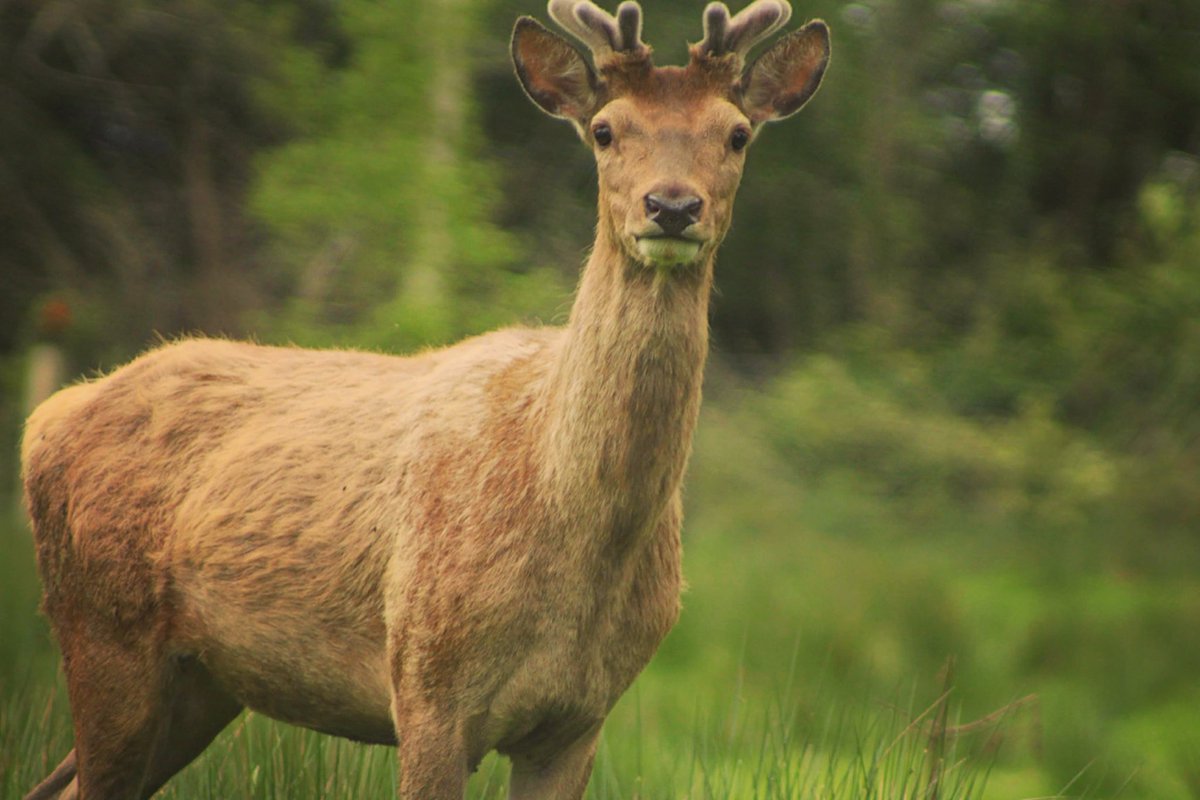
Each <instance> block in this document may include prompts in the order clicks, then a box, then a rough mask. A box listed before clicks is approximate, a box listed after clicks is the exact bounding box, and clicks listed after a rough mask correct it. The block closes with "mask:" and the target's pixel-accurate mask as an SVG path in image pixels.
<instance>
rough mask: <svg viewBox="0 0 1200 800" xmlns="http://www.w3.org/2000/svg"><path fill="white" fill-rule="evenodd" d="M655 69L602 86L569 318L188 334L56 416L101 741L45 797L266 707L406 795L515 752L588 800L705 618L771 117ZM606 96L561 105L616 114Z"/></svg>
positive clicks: (56, 612) (47, 495) (55, 584)
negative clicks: (684, 209) (617, 724)
mask: <svg viewBox="0 0 1200 800" xmlns="http://www.w3.org/2000/svg"><path fill="white" fill-rule="evenodd" d="M519 31H520V26H518V33H519ZM538 36H541V34H538ZM550 36H553V35H552V34H550ZM527 44H528V43H527ZM543 46H550V47H553V48H557V47H558V44H557V43H555V42H553V41H548V40H545V39H544V38H542V39H538V41H537V42H535V43H534V44H533V45H529V46H527V47H525V54H526V55H530V56H537V55H538V53H539V52H540V50H539V49H538V48H541V47H543ZM514 50H516V48H514ZM561 56H562V53H561V52H560V51H558V50H557V49H555V52H554V57H553V58H544V59H541V61H543V62H545V63H547V64H554V65H556V68H561V67H562V63H561ZM575 57H578V55H577V54H576V56H575ZM556 59H557V60H556ZM535 60H536V59H535ZM575 66H578V65H575ZM521 69H522V67H521V65H520V64H518V71H519V72H520V71H521ZM531 69H532V70H533V71H532V72H530V69H526V72H525V73H524V74H522V80H526V77H527V76H532V78H534V79H536V80H537V81H538V85H539V87H548V88H547V89H546V91H547V92H550V93H551V94H553V93H554V92H555V91H559V88H561V87H560V86H559V85H558V84H555V82H554V80H553V79H552V78H553V76H550V78H546V76H544V75H542V74H541V73H537V69H538V68H537V67H536V66H535V67H533V68H531ZM584 69H589V70H590V68H589V67H587V66H586V65H584ZM639 74H640V76H641V77H638V78H633V77H630V75H624V76H623V77H621V79H620V80H617V79H615V77H614V75H612V74H606V77H605V78H604V79H603V80H600V79H597V80H596V82H595V84H594V85H595V86H596V87H599V89H600V91H601V92H602V93H603V95H604V100H603V104H602V105H600V107H598V108H593V109H589V110H587V112H586V118H585V119H583V122H584V123H585V124H586V123H587V122H589V121H591V119H592V118H593V117H596V116H598V115H601V114H602V115H604V117H605V119H606V121H607V124H610V125H611V126H612V129H613V131H614V132H615V133H616V137H617V139H616V141H615V143H614V144H613V145H612V146H611V147H609V148H598V149H597V158H598V161H599V171H600V224H599V226H598V229H597V235H596V242H595V246H594V248H593V250H592V254H591V257H590V258H589V260H588V263H587V265H586V267H585V269H584V272H583V277H582V280H581V283H580V287H579V292H578V295H577V297H576V301H575V305H574V308H573V310H572V313H571V318H570V321H569V323H568V324H567V326H566V327H565V328H562V329H552V328H547V329H510V330H501V331H497V332H494V333H490V334H486V335H484V336H480V337H477V338H474V339H470V340H468V341H465V342H462V343H460V344H458V345H455V346H453V347H449V348H445V349H441V350H434V351H430V352H426V353H423V354H420V355H416V356H411V357H407V358H399V357H392V356H384V355H376V354H369V353H358V352H343V351H311V350H301V349H295V348H275V347H262V346H258V345H252V344H242V343H236V342H229V341H220V340H203V339H195V340H185V341H181V342H177V343H173V344H168V345H165V346H162V347H160V348H158V349H156V350H153V351H151V352H149V353H147V354H145V355H143V356H142V357H140V358H138V359H137V360H136V361H134V362H132V363H131V364H129V365H127V366H125V367H123V368H121V369H119V370H117V371H116V372H114V373H113V374H111V375H109V376H107V377H105V378H101V379H99V380H95V381H92V382H89V383H84V384H81V385H78V386H74V387H72V388H69V389H66V390H64V391H62V392H59V393H58V394H56V395H54V396H53V397H52V398H50V399H49V400H47V401H46V402H45V403H44V404H42V405H41V406H40V407H39V408H38V409H37V410H36V412H35V413H34V414H33V415H32V416H31V417H30V419H29V421H28V424H27V427H26V432H25V437H24V442H23V447H22V460H23V465H24V478H25V487H26V495H27V503H28V508H29V513H30V516H31V518H32V520H33V524H34V530H35V536H36V540H37V553H38V567H39V570H40V572H41V576H42V581H43V585H44V590H45V601H44V606H45V611H46V613H47V615H48V616H49V618H50V620H51V623H52V625H53V628H54V631H55V634H56V636H57V638H58V641H59V644H60V646H61V648H62V652H63V665H64V670H65V672H66V677H67V684H68V689H69V692H70V699H71V706H72V715H73V720H74V726H75V749H74V750H73V751H72V752H71V754H69V755H68V757H67V759H66V760H65V761H64V762H63V764H62V766H61V767H60V768H59V769H58V770H56V771H55V773H54V774H53V775H52V776H51V777H50V778H48V779H47V781H45V782H44V783H43V784H42V786H41V787H39V788H38V789H37V790H35V791H34V794H33V795H31V797H55V796H60V797H77V796H79V797H85V798H95V797H104V798H126V797H148V796H149V795H150V794H151V793H153V791H154V790H155V789H156V788H157V787H159V786H161V785H162V783H164V782H165V781H166V780H167V779H168V778H169V777H170V776H171V775H172V774H174V772H176V771H177V770H178V769H180V768H182V767H183V766H184V765H186V764H187V763H188V762H189V761H190V760H191V759H192V758H193V757H195V755H197V754H198V753H199V752H200V751H201V750H203V749H204V747H205V746H206V745H207V744H208V742H209V741H210V740H211V738H212V737H213V736H215V735H216V733H217V732H219V731H220V729H221V728H222V727H223V726H224V725H225V724H226V723H227V722H228V721H229V720H230V719H232V718H233V717H234V716H235V715H236V714H237V713H238V711H239V710H240V709H241V708H242V707H245V706H249V707H251V708H254V709H257V710H259V711H261V712H263V713H265V714H268V715H270V716H273V717H276V718H278V719H281V720H284V721H287V722H292V723H295V724H298V725H303V726H307V727H310V728H314V729H316V730H320V731H326V732H329V733H333V734H337V735H341V736H346V737H350V738H354V739H359V740H362V741H368V742H381V743H397V744H398V750H399V762H400V770H401V779H400V795H401V796H402V797H405V798H410V799H416V798H420V799H421V800H439V799H449V798H458V797H461V796H462V793H463V790H464V785H465V781H466V776H467V775H468V774H469V772H470V771H471V770H472V769H473V768H474V767H475V765H476V764H477V763H478V762H479V760H480V759H481V758H482V757H483V756H484V755H485V754H486V753H487V752H488V751H489V750H492V749H496V750H499V751H500V752H502V753H505V754H507V755H509V756H511V757H512V759H513V764H514V770H513V779H512V787H511V795H512V796H513V797H518V798H578V797H580V796H582V793H583V790H584V787H585V786H586V784H587V779H588V775H589V772H590V769H591V762H592V758H593V756H594V752H595V746H596V741H597V736H598V732H599V730H600V726H601V723H602V722H603V720H604V717H605V716H606V715H607V713H608V711H609V710H610V709H611V708H612V706H613V704H614V703H615V702H616V700H617V698H618V697H619V696H620V695H621V693H622V692H623V691H624V690H625V689H626V688H627V687H628V686H629V684H630V683H631V682H632V681H633V679H634V677H635V676H636V675H637V674H638V672H639V671H640V670H641V669H642V667H643V666H644V665H645V663H646V662H647V661H648V660H649V658H650V657H651V655H652V654H653V653H654V651H655V649H656V648H657V646H658V644H659V642H660V641H661V640H662V638H663V637H664V636H665V635H666V633H667V631H668V630H669V629H670V627H671V625H672V624H673V623H674V621H675V619H676V616H677V615H678V612H679V592H680V586H681V576H680V540H679V532H680V525H681V520H682V513H681V499H680V487H681V484H682V480H683V475H684V471H685V468H686V464H687V459H688V454H689V449H690V442H691V439H692V432H693V430H694V428H695V425H696V420H697V416H698V413H699V408H700V384H701V378H702V371H703V365H704V361H705V357H706V354H707V348H708V336H707V334H708V330H707V313H708V300H709V294H710V289H711V284H712V266H713V254H714V252H715V249H716V246H717V244H718V243H719V241H720V239H721V238H722V236H723V235H724V232H725V230H726V229H727V228H728V225H729V217H730V214H731V210H732V201H733V194H734V192H735V190H736V187H737V183H738V180H739V179H740V175H741V168H742V155H741V154H740V153H732V152H731V151H730V149H729V147H728V139H729V131H730V130H732V129H733V128H734V127H735V126H738V125H745V124H748V120H747V118H746V116H745V115H744V112H743V111H742V110H741V109H740V108H739V107H738V106H737V105H736V104H735V102H734V98H733V95H732V93H731V89H730V85H729V80H728V75H726V76H725V77H724V79H722V80H715V79H714V78H713V74H714V73H713V71H709V70H706V69H705V68H703V67H701V66H697V65H696V64H693V65H692V66H690V67H689V68H687V69H686V70H685V69H678V68H667V69H662V70H659V69H654V70H652V71H650V72H645V71H642V72H640V73H639ZM578 76H579V73H578V72H576V74H575V77H574V79H573V80H572V81H571V82H570V84H571V86H572V87H574V88H573V89H572V91H577V92H578V93H579V95H578V96H575V97H570V98H566V97H564V98H551V100H550V101H548V102H552V103H554V104H555V105H556V107H557V108H571V109H574V110H575V111H578V109H579V108H582V107H583V106H585V105H586V104H587V102H590V100H588V93H590V92H593V84H591V83H589V81H586V80H585V81H582V82H581V81H579V80H578ZM593 77H595V76H594V75H593ZM559 100H562V101H564V102H563V103H559V102H558V101H559ZM562 115H564V116H566V114H565V113H564V114H562ZM576 121H577V122H579V120H578V119H577V120H576ZM649 191H686V192H691V193H693V194H695V195H697V196H699V197H702V198H703V200H704V211H703V214H702V216H701V218H700V219H699V220H698V221H697V222H696V223H695V225H693V226H692V229H691V230H692V233H693V234H694V235H695V236H696V237H697V238H698V240H700V241H702V246H701V247H700V249H699V251H698V254H697V256H696V257H695V259H694V261H692V262H690V263H686V264H679V265H676V266H673V267H663V266H661V265H657V266H655V265H652V264H647V263H644V261H642V260H640V257H639V255H638V252H639V251H638V249H637V248H638V245H637V236H639V235H642V233H644V231H645V229H646V226H647V225H648V224H649V223H648V222H647V220H646V216H645V215H646V211H645V209H644V204H643V200H642V198H643V197H644V196H645V195H646V193H647V192H649Z"/></svg>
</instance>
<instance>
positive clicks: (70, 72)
mask: <svg viewBox="0 0 1200 800" xmlns="http://www.w3.org/2000/svg"><path fill="white" fill-rule="evenodd" d="M297 42H302V43H305V44H307V45H310V46H312V47H313V49H312V50H310V51H309V57H310V58H315V57H316V56H315V52H316V50H318V49H319V50H322V51H323V52H324V55H325V57H326V58H327V59H329V60H332V61H336V60H337V58H338V55H339V53H340V52H341V51H342V50H344V48H345V42H344V40H343V39H342V38H341V36H340V33H339V32H338V31H337V30H336V28H335V27H334V25H333V20H332V18H331V17H330V15H329V14H328V12H327V10H326V9H325V8H324V5H323V3H322V2H320V0H299V1H297V2H288V3H286V4H285V3H265V4H254V5H253V6H251V7H247V6H246V4H240V3H234V2H221V1H220V0H211V1H209V2H202V1H201V0H174V1H173V2H165V3H164V2H156V3H149V2H131V1H130V0H124V1H121V2H118V0H83V1H82V2H74V1H73V2H66V1H65V0H56V1H54V2H27V1H26V0H5V2H3V3H2V4H0V59H2V60H3V63H4V69H3V70H2V71H0V94H2V95H3V97H4V108H5V113H4V114H3V115H2V116H0V187H2V189H0V220H3V221H4V225H5V235H4V236H3V237H0V282H2V286H0V298H3V299H2V300H0V304H3V314H2V315H0V318H2V319H3V323H2V324H0V352H8V351H10V350H11V349H12V348H14V347H15V346H16V345H17V344H18V341H19V339H20V338H21V337H22V336H28V335H30V333H31V328H32V325H33V320H32V318H31V316H30V315H29V314H27V313H26V310H27V309H29V308H32V307H33V302H32V301H33V299H34V298H35V297H36V296H38V295H43V294H47V293H50V292H55V293H57V294H61V295H63V296H64V297H66V298H68V301H69V302H70V305H71V307H72V311H73V315H74V319H75V322H76V324H75V325H74V326H73V330H74V331H75V333H74V334H73V335H74V348H73V349H74V350H75V352H76V357H77V359H78V360H79V361H81V362H82V365H95V364H97V363H99V362H102V361H107V360H110V359H115V358H122V357H125V356H127V355H128V354H129V352H130V351H131V350H133V349H134V348H137V347H140V346H142V345H144V343H145V341H146V339H147V334H148V332H150V331H158V332H161V333H163V334H170V333H173V332H177V331H181V330H192V329H205V330H209V331H213V332H218V331H228V332H236V331H238V330H240V329H241V325H240V321H239V320H240V314H241V312H242V310H243V309H245V308H246V307H248V306H249V305H251V304H253V303H254V302H255V301H256V299H257V297H258V295H259V289H258V287H257V285H256V276H255V274H254V272H253V271H252V270H251V269H249V266H250V263H251V259H252V253H253V250H252V248H249V247H248V246H247V245H248V244H250V243H251V241H252V240H253V237H254V232H253V229H252V227H251V226H249V225H248V224H247V222H246V218H245V216H244V214H243V213H242V210H241V209H242V205H243V202H244V200H243V198H244V195H245V192H246V188H247V185H248V183H249V181H250V178H251V173H250V162H251V157H252V155H253V153H254V152H255V151H257V150H258V149H260V148H262V147H265V146H268V145H270V144H273V143H277V142H279V141H280V140H281V139H282V138H283V137H284V135H285V133H286V131H287V127H288V120H287V118H286V117H285V116H282V115H281V114H279V113H278V111H279V109H277V108H273V107H271V106H270V105H269V104H268V103H265V102H263V96H264V95H265V94H268V93H269V92H270V91H271V89H272V86H273V84H274V82H275V80H276V72H275V71H274V69H273V64H274V63H275V62H276V61H277V60H284V59H283V57H282V55H281V54H282V53H285V52H290V53H291V55H290V57H292V58H295V57H296V56H295V52H296V51H295V50H294V49H293V50H291V51H289V50H288V48H294V45H295V43H297Z"/></svg>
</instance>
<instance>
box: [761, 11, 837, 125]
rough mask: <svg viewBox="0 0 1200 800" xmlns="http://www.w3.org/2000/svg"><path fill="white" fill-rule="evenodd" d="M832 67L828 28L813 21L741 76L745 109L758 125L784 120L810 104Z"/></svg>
mask: <svg viewBox="0 0 1200 800" xmlns="http://www.w3.org/2000/svg"><path fill="white" fill-rule="evenodd" d="M828 64H829V27H828V26H827V25H826V24H825V23H824V22H822V21H821V20H819V19H818V20H813V21H812V22H810V23H808V24H807V25H805V26H804V27H803V28H800V29H799V30H795V31H792V32H791V33H789V34H788V35H787V36H785V37H783V38H782V39H780V40H779V41H778V42H776V43H775V44H774V45H772V46H771V48H770V49H768V50H767V51H766V52H764V53H763V54H762V55H761V56H759V57H758V58H757V59H756V60H755V61H754V63H753V64H751V65H750V66H749V67H747V68H746V71H745V73H743V75H742V81H741V87H742V93H741V94H742V110H743V111H745V113H746V116H748V117H750V120H751V121H752V122H754V123H755V124H758V123H761V122H769V121H771V120H775V119H783V118H784V117H790V116H791V115H792V114H795V113H796V112H797V111H799V110H800V108H801V107H802V106H803V105H804V104H805V103H807V102H808V99H809V98H810V97H812V96H813V95H814V94H815V93H816V91H817V87H819V86H820V85H821V78H822V77H823V76H824V75H825V67H826V66H828Z"/></svg>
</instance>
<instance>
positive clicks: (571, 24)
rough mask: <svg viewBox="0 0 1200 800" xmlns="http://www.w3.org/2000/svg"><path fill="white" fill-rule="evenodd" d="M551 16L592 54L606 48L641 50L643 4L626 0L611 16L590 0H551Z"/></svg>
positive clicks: (643, 48) (642, 45)
mask: <svg viewBox="0 0 1200 800" xmlns="http://www.w3.org/2000/svg"><path fill="white" fill-rule="evenodd" d="M547 9H548V10H549V12H550V18H551V19H553V20H554V21H555V22H557V23H558V24H559V25H560V26H561V27H562V28H563V29H564V30H566V31H567V32H568V33H570V34H571V35H572V36H574V37H575V38H576V39H579V40H580V41H581V42H583V43H584V44H586V45H587V46H588V49H590V50H591V51H592V55H593V56H600V55H603V54H605V53H607V52H616V53H620V52H626V53H640V52H642V51H643V50H645V49H646V45H645V44H643V42H642V38H641V35H642V8H641V6H639V5H638V4H637V3H636V2H634V0H625V2H623V3H621V5H620V7H619V8H618V9H617V16H616V17H614V16H613V15H612V14H609V13H608V12H607V11H605V10H604V9H602V8H600V7H599V6H598V5H596V4H595V3H593V2H591V0H550V2H549V5H548V6H547Z"/></svg>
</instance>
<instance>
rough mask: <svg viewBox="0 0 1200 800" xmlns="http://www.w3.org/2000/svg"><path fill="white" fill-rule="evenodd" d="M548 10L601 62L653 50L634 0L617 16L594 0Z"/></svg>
mask: <svg viewBox="0 0 1200 800" xmlns="http://www.w3.org/2000/svg"><path fill="white" fill-rule="evenodd" d="M775 1H778V0H775ZM548 10H549V12H550V18H551V19H553V20H554V21H555V22H557V23H558V24H559V26H560V27H562V29H563V30H565V31H567V33H570V34H571V35H572V36H574V37H575V38H576V39H578V40H579V41H581V42H583V43H584V44H586V45H587V46H588V49H589V50H591V51H592V57H593V58H595V59H596V60H597V61H599V60H600V59H601V58H602V57H604V56H607V55H609V54H610V53H627V54H629V55H633V56H646V55H649V53H650V48H649V47H647V46H646V45H645V43H643V42H642V7H641V6H639V5H638V4H637V3H636V2H634V0H625V2H623V3H621V5H620V6H618V7H617V15H616V16H615V17H614V16H613V15H612V14H609V13H608V12H607V11H605V10H604V9H602V8H600V7H599V6H598V5H596V4H595V3H593V2H591V0H550V3H549V6H548Z"/></svg>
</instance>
